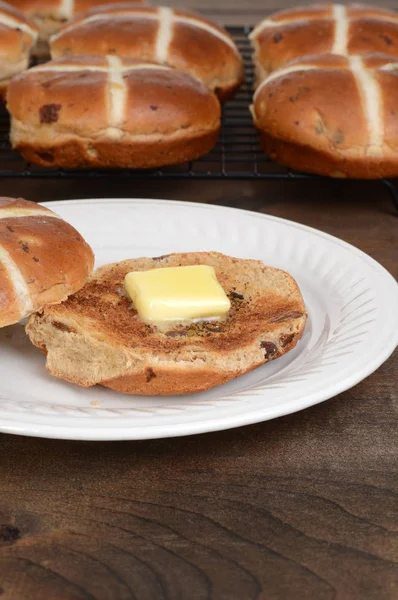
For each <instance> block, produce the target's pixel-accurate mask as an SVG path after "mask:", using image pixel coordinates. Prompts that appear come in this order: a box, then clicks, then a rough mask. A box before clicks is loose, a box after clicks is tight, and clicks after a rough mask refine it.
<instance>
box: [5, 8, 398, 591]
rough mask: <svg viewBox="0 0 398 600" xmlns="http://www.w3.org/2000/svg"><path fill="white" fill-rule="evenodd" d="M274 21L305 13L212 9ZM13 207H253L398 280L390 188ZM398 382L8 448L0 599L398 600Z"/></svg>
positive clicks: (114, 188) (391, 377)
mask: <svg viewBox="0 0 398 600" xmlns="http://www.w3.org/2000/svg"><path fill="white" fill-rule="evenodd" d="M185 4H189V5H190V6H195V7H196V8H200V3H198V1H197V0H196V1H195V0H191V1H190V2H185ZM272 4H273V6H272ZM276 4H278V5H279V6H278V7H281V6H282V5H283V6H288V5H294V2H283V3H277V2H273V3H271V2H269V0H263V1H260V0H248V1H247V2H245V3H244V8H242V6H237V5H236V3H234V2H232V0H229V4H228V0H224V1H223V2H220V0H219V1H218V3H216V2H210V0H206V2H204V3H202V5H201V6H202V8H203V10H205V11H207V12H208V13H209V14H212V15H218V17H219V18H220V20H222V21H225V22H229V23H232V22H234V23H241V24H243V23H246V22H254V21H255V20H258V19H259V16H260V14H261V12H262V10H264V12H265V11H266V10H268V9H271V8H275V5H276ZM385 4H387V5H388V4H389V5H393V3H392V2H386V3H385ZM228 6H229V8H228ZM0 190H1V194H2V195H7V194H8V195H22V196H25V197H27V198H30V199H33V200H37V201H41V200H50V199H62V198H79V197H97V196H102V197H104V196H111V197H115V196H130V197H131V196H134V197H161V198H162V197H164V198H174V199H183V200H188V201H204V202H212V203H215V204H221V205H226V206H236V207H243V208H247V209H249V210H256V211H261V212H265V213H268V214H273V215H277V216H281V217H285V218H288V219H293V220H295V221H298V222H301V223H305V224H307V225H311V226H314V227H318V228H320V229H321V230H323V231H327V232H328V233H332V234H334V235H337V236H339V237H341V238H342V239H344V240H346V241H348V242H350V243H352V244H355V245H356V246H358V247H359V248H361V249H362V250H364V251H365V252H368V253H369V254H370V255H371V256H373V257H374V258H375V259H377V260H378V261H380V262H381V263H382V264H383V265H384V266H385V267H386V268H387V269H388V270H389V271H390V272H392V273H393V274H394V275H395V276H397V275H398V256H397V254H398V250H397V248H398V219H397V216H396V215H394V212H393V205H392V203H391V201H390V199H389V197H388V195H387V193H386V191H385V189H384V188H383V187H381V186H380V185H379V184H378V183H366V184H365V183H359V182H337V181H330V182H327V183H324V182H322V181H316V182H304V181H303V182H285V183H282V182H279V183H277V182H274V183H270V182H255V183H253V182H249V181H248V182H240V183H236V182H231V183H228V182H208V181H207V182H192V181H190V182H169V183H168V184H167V185H166V184H165V183H164V182H162V183H160V182H149V181H140V182H130V183H129V184H126V183H121V182H117V181H115V180H110V181H106V182H101V184H100V185H97V186H93V184H92V183H84V182H81V181H78V182H70V181H68V182H66V181H65V182H62V183H61V182H53V183H51V182H49V181H45V182H40V181H36V182H28V181H22V180H11V181H2V182H0ZM397 380H398V356H397V353H395V356H393V357H392V358H391V359H390V360H389V361H387V362H386V363H385V364H384V365H383V366H382V367H381V368H380V369H379V370H378V371H377V372H376V373H375V374H373V375H372V376H371V377H369V378H368V379H366V380H365V381H363V382H362V383H361V384H359V385H357V386H356V387H355V388H353V389H352V390H350V391H348V392H346V393H344V394H341V395H340V396H338V397H336V398H334V399H332V400H330V401H328V402H326V403H324V404H320V405H318V406H315V407H313V408H311V409H309V410H306V411H304V412H301V413H298V414H295V415H291V416H287V417H284V418H281V419H277V420H274V421H270V422H267V423H263V424H258V425H254V426H251V427H245V428H241V429H235V430H231V431H226V432H221V433H213V434H208V435H201V436H193V437H190V438H180V439H170V440H164V441H163V440H156V441H147V442H113V443H94V442H92V443H90V442H64V441H51V440H40V439H29V438H23V437H16V436H10V435H1V434H0V597H1V599H3V597H4V599H5V600H25V599H26V600H36V599H37V600H52V599H55V600H85V599H90V600H91V599H99V600H105V599H106V600H108V599H109V600H130V599H131V600H133V599H137V600H166V599H167V600H208V599H215V600H218V599H220V600H254V599H261V600H274V599H275V600H279V599H283V600H285V599H286V600H301V599H311V600H333V599H336V600H354V599H355V600H396V599H397V598H398V518H397V515H398V476H397V463H398V461H397V458H398V450H397V448H398V434H397V422H398V418H397V417H398V414H397V413H398V409H397V396H398V394H397Z"/></svg>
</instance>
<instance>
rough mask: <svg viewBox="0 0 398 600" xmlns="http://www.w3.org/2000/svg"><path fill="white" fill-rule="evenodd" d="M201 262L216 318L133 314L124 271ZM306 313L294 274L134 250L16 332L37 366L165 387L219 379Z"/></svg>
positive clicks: (221, 259)
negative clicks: (219, 307) (212, 278)
mask: <svg viewBox="0 0 398 600" xmlns="http://www.w3.org/2000/svg"><path fill="white" fill-rule="evenodd" d="M197 264H201V265H210V266H212V267H214V269H215V271H216V275H217V278H218V281H219V282H220V284H221V285H222V287H223V288H224V291H225V292H226V293H227V294H228V295H229V297H230V299H231V310H230V311H229V313H228V316H227V318H226V320H224V321H219V322H214V321H204V322H201V323H192V324H191V325H176V324H173V323H171V324H170V325H169V326H168V327H167V328H163V327H162V328H159V327H156V326H153V325H151V326H150V325H146V324H145V323H143V322H142V321H141V320H140V319H139V317H138V314H137V311H136V310H135V309H134V306H133V304H132V302H131V300H130V299H129V298H127V297H126V295H125V293H124V288H123V282H124V277H125V275H126V274H127V273H128V272H130V271H141V270H148V269H154V268H163V267H177V266H183V265H197ZM306 318H307V313H306V310H305V307H304V302H303V299H302V297H301V293H300V290H299V288H298V285H297V283H296V282H295V281H294V279H293V278H292V277H291V276H290V275H288V274H287V273H285V272H284V271H280V270H278V269H274V268H272V267H267V266H265V265H264V264H263V263H262V262H261V261H259V260H245V259H239V258H232V257H230V256H225V255H224V254H220V253H218V252H190V253H186V254H170V255H167V256H160V257H157V258H139V259H132V260H126V261H123V262H120V263H114V264H110V265H105V266H104V267H101V268H99V269H97V270H96V271H95V272H94V273H93V276H92V277H91V278H90V280H89V281H88V283H87V284H86V285H85V286H84V288H83V289H82V290H80V292H78V293H77V294H75V295H74V296H73V297H71V298H69V299H68V300H67V301H66V302H64V303H63V304H60V305H58V306H51V307H48V308H46V309H44V311H42V312H40V313H37V314H35V315H32V317H31V318H30V319H29V321H28V324H27V327H26V331H27V333H28V335H29V337H30V339H31V341H32V342H33V344H34V345H35V346H38V347H39V348H40V349H41V350H42V351H43V352H44V353H45V354H46V355H47V369H48V370H49V371H50V373H51V374H52V375H54V376H56V377H60V378H61V379H64V380H66V381H69V382H71V383H76V384H78V385H81V386H85V387H88V386H92V385H95V384H101V385H104V386H106V387H109V388H111V389H114V390H117V391H119V392H124V393H126V394H142V395H171V394H189V393H192V392H198V391H203V390H206V389H209V388H212V387H214V386H216V385H220V384H222V383H225V382H227V381H229V380H231V379H234V378H235V377H238V376H240V375H243V374H244V373H246V372H247V371H250V370H252V369H254V368H255V367H258V366H260V365H262V364H264V363H265V362H267V361H269V360H272V359H274V358H277V357H279V356H282V355H283V354H285V353H286V352H288V351H289V350H291V349H292V348H294V346H295V345H296V344H297V341H298V340H299V339H300V338H301V336H302V334H303V331H304V326H305V323H306Z"/></svg>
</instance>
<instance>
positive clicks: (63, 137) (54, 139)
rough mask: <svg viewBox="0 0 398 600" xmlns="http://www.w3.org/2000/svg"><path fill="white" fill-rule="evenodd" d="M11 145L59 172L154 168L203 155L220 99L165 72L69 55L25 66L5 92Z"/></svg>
mask: <svg viewBox="0 0 398 600" xmlns="http://www.w3.org/2000/svg"><path fill="white" fill-rule="evenodd" d="M7 100H8V110H9V112H10V114H11V142H12V145H13V147H14V148H16V149H18V150H19V151H20V152H21V153H22V155H23V156H24V157H25V158H26V160H28V161H30V162H33V163H37V164H41V165H44V166H58V167H105V168H106V167H113V168H118V167H124V168H154V167H159V166H164V165H169V164H174V163H180V162H184V161H187V160H193V159H194V158H197V157H198V156H201V155H202V154H206V153H207V152H208V151H209V150H210V149H211V148H212V147H213V146H214V144H215V143H216V140H217V137H218V132H219V128H220V104H219V101H218V99H217V97H216V96H215V95H214V94H213V93H212V92H210V91H209V90H208V89H207V87H206V86H205V85H204V84H203V83H202V82H201V81H199V80H197V79H194V78H192V77H191V76H190V75H188V74H186V73H181V72H179V71H176V70H175V69H171V68H170V67H166V66H162V65H157V64H154V63H147V62H143V61H134V60H131V59H120V58H118V57H116V56H108V57H79V56H71V57H65V58H61V59H58V60H55V61H51V62H49V63H46V64H44V65H40V66H38V67H35V68H33V69H30V70H29V71H27V72H26V73H24V74H23V75H20V76H19V77H17V78H15V79H14V80H13V81H12V83H11V85H10V87H9V90H8V96H7Z"/></svg>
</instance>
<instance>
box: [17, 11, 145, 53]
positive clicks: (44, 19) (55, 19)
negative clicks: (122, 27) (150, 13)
mask: <svg viewBox="0 0 398 600" xmlns="http://www.w3.org/2000/svg"><path fill="white" fill-rule="evenodd" d="M131 1H132V2H134V1H135V2H137V4H138V3H141V2H142V0H131ZM109 3H110V1H109V0H10V1H9V4H11V5H12V6H15V7H16V8H17V9H19V10H20V11H22V12H23V13H24V14H25V15H27V16H28V17H30V18H31V19H32V20H33V21H34V22H35V23H36V25H37V26H38V28H39V45H38V46H37V47H36V48H35V54H36V55H37V56H45V55H48V40H49V38H50V36H52V35H54V34H55V33H57V32H58V31H59V30H60V29H61V27H63V26H64V25H65V24H66V23H67V22H68V21H69V20H70V19H72V18H73V17H74V16H75V15H77V14H79V13H81V12H84V11H86V10H88V9H89V8H92V7H93V6H98V5H101V4H109Z"/></svg>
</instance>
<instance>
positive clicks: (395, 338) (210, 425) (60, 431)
mask: <svg viewBox="0 0 398 600" xmlns="http://www.w3.org/2000/svg"><path fill="white" fill-rule="evenodd" d="M98 203H101V204H106V205H111V204H114V203H119V204H137V205H140V204H142V203H147V204H152V205H155V204H159V205H163V206H165V205H169V206H174V207H184V208H188V207H189V208H198V209H204V208H205V209H208V210H215V211H217V212H222V213H225V212H226V211H227V212H233V213H235V214H236V212H239V213H244V214H246V215H248V216H250V217H251V218H256V219H260V220H262V219H265V220H266V221H268V222H278V223H281V224H283V225H285V226H287V227H290V228H291V227H293V228H295V229H299V230H301V231H303V232H304V233H308V234H310V235H311V236H313V235H316V236H317V237H321V238H323V239H326V240H327V241H329V242H332V243H333V244H337V245H340V246H342V247H343V248H344V249H345V250H348V251H349V252H351V253H353V254H355V255H357V256H358V257H359V258H360V259H361V260H362V261H364V262H365V263H366V264H367V265H368V266H369V267H371V268H372V270H374V271H376V272H378V274H379V276H381V277H383V278H385V279H386V281H388V284H389V285H390V286H391V290H393V289H394V285H395V295H396V297H397V304H398V283H397V281H396V280H395V278H394V277H393V275H392V274H391V273H389V271H388V270H387V269H386V268H385V267H384V266H383V265H381V264H380V263H378V262H377V261H376V260H375V259H374V258H372V257H371V256H369V255H368V254H366V253H365V252H363V251H362V250H360V249H359V248H356V247H355V246H353V245H351V244H349V243H348V242H345V241H344V240H342V239H340V238H338V237H335V236H333V235H331V234H329V233H326V232H323V231H321V230H319V229H316V228H314V227H310V226H308V225H304V224H302V223H298V222H296V221H291V220H289V219H285V218H281V217H276V216H273V215H268V214H264V213H260V212H256V211H250V210H247V209H240V208H234V207H228V206H227V207H226V206H219V205H214V204H206V203H201V202H192V201H183V200H168V199H160V198H153V199H152V198H148V199H147V198H126V197H124V198H87V199H84V198H82V199H73V200H54V201H47V202H43V203H40V204H41V205H42V206H45V207H47V208H50V209H51V210H55V212H56V207H57V206H61V205H62V206H65V205H69V206H73V205H79V204H80V205H81V204H86V205H87V204H91V205H93V204H94V205H98ZM395 320H396V321H397V323H398V315H397V317H396V319H395ZM386 341H388V342H389V343H387V344H386V345H385V346H384V347H383V349H382V351H380V352H378V354H377V356H375V357H374V358H373V360H372V361H370V362H369V361H368V362H367V363H366V365H364V366H363V367H362V369H358V370H357V371H356V372H355V373H354V374H353V375H351V376H350V377H348V376H347V377H345V378H344V379H343V380H342V381H337V382H336V383H335V384H334V385H333V386H329V387H328V388H327V392H326V393H322V392H320V391H317V390H315V391H313V392H312V393H310V394H306V395H305V396H304V397H303V398H301V399H300V400H298V399H293V400H289V401H288V402H285V403H284V404H283V405H282V406H271V407H266V406H265V407H264V408H265V409H267V410H266V411H265V412H266V413H267V414H263V415H260V414H259V411H258V410H257V411H249V412H245V413H238V414H234V415H230V416H229V419H228V423H227V424H226V425H225V424H223V423H222V422H221V421H222V418H220V417H216V418H215V419H213V418H209V417H204V418H203V419H200V420H196V419H195V420H190V421H189V420H188V421H187V422H185V421H184V422H182V423H174V424H173V429H172V431H171V432H170V431H169V430H170V424H162V425H159V424H157V425H151V424H149V423H148V424H146V425H145V426H135V427H134V426H128V427H120V426H119V427H117V428H109V427H108V428H107V427H106V424H105V422H104V425H103V426H99V425H97V424H96V426H95V428H91V429H89V428H88V427H86V428H83V427H82V428H76V427H74V426H73V425H72V426H65V425H58V424H50V423H40V424H35V423H31V422H29V421H27V422H20V421H18V420H16V419H14V418H8V417H7V418H6V419H5V420H3V419H1V420H0V431H1V432H4V433H13V434H17V435H29V436H32V437H43V438H51V439H68V440H87V441H94V440H95V441H111V440H112V441H118V440H120V441H122V440H144V439H159V438H168V437H180V436H185V435H194V434H200V433H210V432H214V431H221V430H227V429H232V428H237V427H241V426H246V425H250V424H254V423H259V422H264V421H267V420H271V419H273V418H278V417H282V416H285V415H287V414H292V413H295V412H300V411H301V410H304V409H305V408H310V407H311V406H314V405H316V404H319V403H321V402H324V401H326V400H329V399H331V398H333V397H336V396H337V395H339V394H340V393H342V392H344V391H347V390H348V389H350V388H352V387H353V386H355V385H356V384H358V383H359V382H360V381H362V380H363V379H365V378H366V377H368V376H369V375H371V374H372V373H373V372H374V371H375V370H376V369H378V368H379V367H380V366H381V365H382V364H383V363H384V362H385V361H386V360H387V359H388V358H389V356H391V354H392V353H393V352H394V350H395V348H396V346H397V345H398V328H396V329H395V335H392V336H391V337H390V338H389V340H386ZM68 418H70V417H68ZM204 422H205V423H206V426H205V427H203V423H204Z"/></svg>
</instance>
